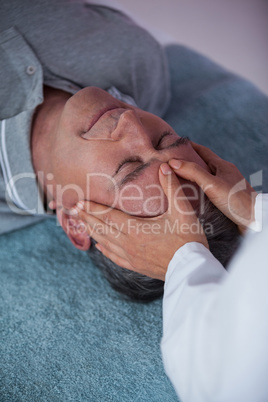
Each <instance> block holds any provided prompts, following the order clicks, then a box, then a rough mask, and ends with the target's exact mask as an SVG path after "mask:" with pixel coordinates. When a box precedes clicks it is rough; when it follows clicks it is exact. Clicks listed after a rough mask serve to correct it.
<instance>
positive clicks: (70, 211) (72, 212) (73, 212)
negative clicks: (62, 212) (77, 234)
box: [69, 207, 78, 216]
mask: <svg viewBox="0 0 268 402" xmlns="http://www.w3.org/2000/svg"><path fill="white" fill-rule="evenodd" d="M69 215H72V216H76V215H78V211H77V209H76V207H73V208H71V209H69Z"/></svg>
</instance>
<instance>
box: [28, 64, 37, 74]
mask: <svg viewBox="0 0 268 402" xmlns="http://www.w3.org/2000/svg"><path fill="white" fill-rule="evenodd" d="M26 72H27V74H28V75H33V74H34V73H35V72H36V67H35V66H28V67H27V69H26Z"/></svg>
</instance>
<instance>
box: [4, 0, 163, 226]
mask: <svg viewBox="0 0 268 402" xmlns="http://www.w3.org/2000/svg"><path fill="white" fill-rule="evenodd" d="M0 26H1V28H0V29H1V32H0V120H1V122H0V233H4V232H7V231H10V230H13V229H17V228H20V227H22V226H26V225H28V224H31V223H34V222H35V221H38V220H40V219H43V218H44V214H45V211H44V208H43V200H42V197H41V195H40V192H39V189H38V186H37V182H36V176H35V172H34V169H33V166H32V159H31V146H30V142H31V124H32V118H33V115H34V112H35V109H36V107H37V106H38V105H39V104H40V103H42V102H43V85H44V84H45V85H48V86H51V87H54V88H58V89H62V90H64V91H66V92H70V93H72V94H74V93H76V92H77V91H78V90H80V89H82V88H84V87H86V86H97V87H100V88H102V89H105V90H108V91H109V92H110V93H111V94H112V95H113V96H115V97H117V98H121V99H122V100H124V101H127V102H129V103H134V104H135V103H136V104H137V105H138V106H139V107H140V108H142V109H144V110H147V111H149V112H152V113H154V114H157V115H160V116H161V115H163V114H164V113H165V111H166V109H167V106H168V102H169V98H170V91H169V75H168V69H167V62H166V58H165V54H164V51H163V49H162V48H161V46H160V45H159V44H158V43H157V42H156V41H155V40H154V39H153V38H152V37H151V36H150V35H149V34H148V33H147V32H146V31H145V30H143V29H142V28H139V27H138V26H137V25H135V24H134V23H133V21H131V20H130V19H129V18H128V17H127V16H125V15H124V14H122V13H121V12H118V11H115V10H113V9H111V8H109V7H101V6H96V5H88V4H84V3H83V2H80V1H75V2H67V1H57V2H55V1H52V0H37V1H35V2H32V1H31V0H25V1H23V2H20V1H19V0H6V1H3V2H1V13H0Z"/></svg>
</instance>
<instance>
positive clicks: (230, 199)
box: [169, 142, 257, 234]
mask: <svg viewBox="0 0 268 402" xmlns="http://www.w3.org/2000/svg"><path fill="white" fill-rule="evenodd" d="M192 146H193V148H194V149H195V151H196V152H197V153H198V154H199V156H200V157H201V158H202V159H203V160H204V161H205V162H206V164H207V165H208V167H209V168H210V171H211V173H209V172H207V171H206V170H205V169H202V168H201V167H200V166H199V165H197V164H196V163H193V162H187V161H182V160H180V161H178V160H175V159H174V160H171V161H169V164H170V166H171V167H172V168H173V169H174V171H175V172H176V174H177V175H179V176H181V177H183V178H184V179H187V180H190V181H192V182H195V183H197V184H198V185H199V187H201V189H202V190H203V191H204V192H205V193H206V195H207V196H208V198H209V199H210V201H211V202H212V203H213V204H214V205H215V206H216V207H217V208H218V209H219V210H220V211H221V212H222V213H223V214H224V215H226V216H227V217H228V218H229V219H231V220H232V221H233V222H234V223H235V224H236V225H237V226H238V228H239V230H240V233H242V234H243V233H244V232H245V231H246V229H247V227H248V226H249V225H250V224H251V223H252V222H253V221H254V205H255V198H256V196H257V193H256V191H255V190H254V189H253V188H252V187H251V186H250V185H249V183H248V182H247V181H246V179H245V178H244V177H243V175H242V174H241V173H240V172H239V170H238V169H237V167H236V166H235V165H234V164H233V163H230V162H227V161H225V160H223V159H221V158H220V157H219V156H218V155H216V154H215V153H214V152H212V151H211V150H210V149H209V148H206V147H204V146H202V145H198V144H195V143H193V142H192Z"/></svg>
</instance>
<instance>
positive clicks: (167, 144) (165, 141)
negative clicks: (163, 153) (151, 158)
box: [155, 131, 190, 149]
mask: <svg viewBox="0 0 268 402" xmlns="http://www.w3.org/2000/svg"><path fill="white" fill-rule="evenodd" d="M169 137H172V138H169ZM174 137H175V135H174V133H172V132H171V131H164V132H163V133H162V135H161V136H160V138H159V140H158V142H157V144H156V146H155V149H170V148H175V147H177V146H179V145H185V144H187V143H188V142H189V141H190V140H189V138H188V137H179V138H177V140H176V141H174V142H173V141H172V140H173V139H174ZM176 137H177V136H176Z"/></svg>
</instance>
